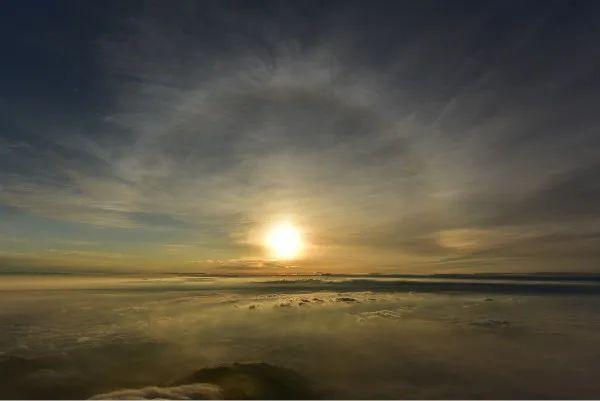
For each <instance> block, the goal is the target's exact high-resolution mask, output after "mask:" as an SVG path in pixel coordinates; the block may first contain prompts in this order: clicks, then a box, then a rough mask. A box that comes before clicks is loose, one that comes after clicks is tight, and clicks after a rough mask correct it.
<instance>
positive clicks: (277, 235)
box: [265, 223, 302, 259]
mask: <svg viewBox="0 0 600 401" xmlns="http://www.w3.org/2000/svg"><path fill="white" fill-rule="evenodd" d="M265 245H266V246H267V247H268V248H269V249H270V251H271V254H272V256H273V257H274V258H276V259H294V258H296V257H298V255H299V254H300V251H301V250H302V236H301V235H300V231H299V230H298V229H297V228H296V227H294V226H293V225H292V224H290V223H280V224H278V225H276V226H275V227H273V228H271V230H269V232H268V233H267V236H266V238H265Z"/></svg>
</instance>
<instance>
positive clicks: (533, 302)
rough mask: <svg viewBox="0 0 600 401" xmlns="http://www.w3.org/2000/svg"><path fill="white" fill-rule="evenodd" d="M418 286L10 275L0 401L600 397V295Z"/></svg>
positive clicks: (545, 287)
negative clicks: (9, 400)
mask: <svg viewBox="0 0 600 401" xmlns="http://www.w3.org/2000/svg"><path fill="white" fill-rule="evenodd" d="M407 283H408V284H407ZM427 283H428V282H427V280H422V281H406V280H402V279H396V280H383V279H382V280H376V279H365V280H356V279H333V278H326V277H325V278H324V277H312V278H307V277H304V278H282V277H275V278H268V277H247V278H244V277H236V278H215V277H202V276H172V277H158V276H147V277H143V276H121V277H115V278H111V277H103V276H89V277H84V276H79V277H69V276H37V277H29V276H5V277H2V279H1V281H0V398H5V399H6V398H17V399H18V398H88V397H94V396H96V397H99V398H103V397H109V398H140V397H145V398H161V397H162V398H223V397H224V398H257V397H258V398H428V399H434V398H598V397H600V381H599V380H597V377H598V376H599V375H600V335H599V334H598V333H600V297H599V296H598V291H596V288H597V287H595V286H596V283H591V284H590V283H587V284H586V283H582V284H577V283H566V284H565V283H560V284H559V285H557V286H555V287H553V285H554V284H552V283H536V284H532V283H527V282H525V283H523V284H519V285H514V286H513V284H506V285H505V284H503V283H498V284H497V285H496V286H495V285H492V284H490V285H489V286H488V287H486V286H483V285H482V284H481V282H477V283H472V284H471V283H465V282H462V281H461V282H458V283H457V282H452V280H447V281H446V282H444V281H442V282H440V281H436V282H435V283H433V284H431V282H429V284H431V285H429V284H427ZM440 283H441V284H440ZM471 285H472V287H470V286H471ZM569 285H573V286H575V287H573V288H575V289H574V290H573V291H570V290H569V287H568V286H569ZM578 285H580V286H581V287H576V286H578ZM584 287H585V288H587V289H584V290H580V289H579V288H584ZM589 288H592V289H591V290H589Z"/></svg>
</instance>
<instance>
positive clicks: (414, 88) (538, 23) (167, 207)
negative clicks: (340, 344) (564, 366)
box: [0, 1, 600, 269]
mask: <svg viewBox="0 0 600 401" xmlns="http://www.w3.org/2000/svg"><path fill="white" fill-rule="evenodd" d="M13 9H14V10H10V12H9V13H7V16H12V19H13V22H12V23H9V24H8V25H6V24H4V25H3V26H4V28H3V29H5V30H6V31H7V32H6V34H5V37H14V38H16V41H15V42H14V43H11V45H10V47H7V49H8V51H9V52H10V53H11V55H12V57H8V58H7V59H8V60H9V62H8V63H7V66H6V72H5V73H4V74H3V75H2V76H1V77H0V79H1V80H2V82H3V83H6V84H7V85H6V88H7V89H6V91H5V92H4V93H3V94H1V95H0V104H1V105H2V112H1V113H2V116H3V118H2V122H1V123H0V124H1V125H0V155H2V159H1V160H0V167H1V168H2V170H1V172H0V202H2V204H5V205H9V206H12V207H19V208H21V209H23V210H24V211H26V212H28V213H32V214H34V215H37V216H44V217H52V218H56V219H60V220H66V221H72V222H77V223H85V224H92V225H99V226H103V227H119V228H127V229H132V230H141V231H143V230H150V229H156V228H157V227H159V228H168V229H169V230H171V231H181V232H182V233H189V237H190V238H189V241H190V242H193V243H198V240H199V239H200V242H202V241H204V239H206V238H210V237H211V232H212V233H213V236H214V237H215V238H218V241H217V242H219V244H218V247H221V248H222V247H224V244H226V243H230V244H231V245H230V246H229V248H228V249H229V251H228V252H229V254H228V255H224V254H220V255H218V256H217V258H224V259H228V258H233V259H236V258H240V257H246V256H254V255H242V254H240V253H239V252H240V250H241V249H246V250H248V249H254V248H256V244H255V243H251V242H252V241H251V240H249V239H248V236H249V234H248V233H249V232H252V230H254V229H256V228H257V227H259V226H260V225H261V224H264V223H265V221H268V220H270V219H273V218H276V217H277V216H279V215H292V216H296V218H297V219H298V220H301V221H300V223H302V224H304V225H305V226H306V227H309V228H310V229H311V231H312V233H311V235H312V238H313V239H314V242H315V243H316V245H317V246H320V247H322V248H323V249H325V251H324V252H325V254H326V255H325V256H326V257H327V259H328V260H333V259H336V258H339V257H349V256H348V255H350V254H351V252H350V253H349V250H351V249H352V248H354V249H360V250H361V252H362V253H363V255H364V259H365V261H363V262H365V263H366V261H368V260H372V261H375V262H377V263H380V262H381V263H382V264H383V265H385V266H396V267H395V268H394V269H398V268H399V267H398V266H400V265H402V266H406V265H411V266H423V265H428V266H436V267H435V268H436V269H437V268H439V266H441V265H443V264H444V261H449V260H460V258H464V257H465V256H466V255H475V254H477V255H484V254H485V255H486V256H485V257H483V256H481V258H480V259H479V260H478V263H480V264H481V265H485V264H488V263H490V262H491V261H494V260H496V261H498V263H502V260H504V259H505V258H510V257H511V256H518V255H519V254H521V252H520V251H519V252H517V251H516V249H517V248H518V244H519V243H523V242H522V241H523V239H524V238H525V239H526V240H527V241H528V242H527V243H531V242H532V241H533V242H535V243H536V244H540V247H537V246H534V247H533V248H532V249H538V248H539V249H540V250H539V252H540V253H543V252H544V251H543V249H545V248H544V247H543V246H541V244H542V241H544V240H545V237H544V235H551V236H553V235H554V236H561V235H562V236H565V238H569V240H568V242H569V243H570V247H572V248H573V249H579V250H580V253H579V254H578V260H579V262H578V264H577V265H578V267H570V266H569V267H568V268H573V269H576V268H584V269H590V268H592V267H593V264H594V260H596V259H595V258H596V256H595V253H594V252H593V251H592V250H591V249H588V246H587V245H586V244H588V242H586V241H588V240H584V239H582V237H581V236H579V234H581V235H585V234H586V233H589V232H590V231H593V230H592V226H593V225H594V224H595V223H596V222H597V221H598V218H599V211H598V209H597V207H595V206H594V205H596V204H600V193H599V192H598V188H597V186H595V184H594V182H595V181H596V180H595V178H596V176H597V175H598V166H597V161H596V160H597V159H598V157H600V154H599V153H600V151H599V150H598V149H600V140H599V139H598V138H599V136H598V135H597V131H598V128H599V127H598V122H597V118H596V115H595V114H596V112H595V108H594V106H595V105H596V104H597V103H598V100H600V99H598V96H599V95H598V93H599V89H600V82H599V81H598V79H597V76H596V75H597V74H596V73H595V71H597V69H598V68H599V67H600V65H599V64H600V54H598V53H599V50H598V48H597V46H596V45H595V44H596V42H597V39H598V38H599V37H600V31H599V30H600V28H599V26H598V24H597V23H596V22H595V21H596V19H597V15H598V12H599V11H600V10H598V6H597V5H595V4H592V3H589V2H576V1H573V2H558V1H556V2H547V3H544V4H540V3H537V2H502V3H498V2H452V3H447V2H419V3H414V4H411V3H403V2H395V3H390V2H374V3H369V4H368V5H367V4H365V3H363V2H326V3H319V2H300V3H296V2H294V3H292V2H272V3H269V4H264V3H261V2H235V1H232V2H184V3H181V4H178V5H172V4H166V3H161V2H131V3H127V4H108V5H105V4H102V5H100V4H96V3H91V4H90V5H89V6H85V7H84V6H82V5H79V4H78V3H71V2H65V3H56V5H55V6H51V7H50V6H43V7H42V6H39V7H35V6H33V5H26V6H23V7H16V6H13ZM42 11H43V12H42ZM26 16H31V18H32V19H31V23H32V24H33V26H32V27H31V29H28V30H27V32H25V31H24V28H22V27H19V26H17V25H16V24H15V21H20V20H23V19H24V18H25V17H26ZM92 16H93V17H94V18H92ZM5 18H6V17H5ZM92 20H93V23H89V24H88V23H87V22H88V21H92ZM45 32H50V33H51V35H45ZM36 66H37V67H36ZM41 71H44V73H43V74H42V75H40V74H41ZM40 224H43V223H41V222H40ZM194 230H198V232H197V233H194V232H193V231H194ZM141 231H140V232H141ZM544 232H545V234H543V233H544ZM185 235H188V234H181V236H182V237H185ZM199 237H200V238H199ZM534 238H537V240H536V239H534ZM536 241H537V242H536ZM182 242H185V240H183V241H182ZM205 242H206V241H205ZM578 244H581V245H578ZM210 246H211V247H214V248H213V249H216V247H217V244H212V245H210ZM328 247H329V248H328ZM225 248H227V246H225ZM207 249H208V248H207ZM327 249H330V250H329V251H327ZM492 249H494V250H498V249H503V250H504V251H503V252H502V255H503V256H502V257H501V258H500V256H499V254H498V253H497V252H494V251H492ZM511 250H514V251H511ZM531 253H532V255H531V257H530V258H533V259H535V258H536V257H537V258H538V259H540V260H541V259H543V258H542V257H541V255H537V254H536V253H535V252H531ZM569 254H570V253H569ZM494 255H498V258H500V259H498V258H496V256H494ZM566 255H567V254H565V256H566ZM211 257H212V256H211ZM186 258H187V256H186ZM188 260H189V258H188ZM527 263H529V262H527ZM563 267H564V268H567V266H566V265H564V266H563ZM403 268H405V267H403ZM515 268H517V267H515ZM518 268H523V269H527V268H528V266H527V265H523V266H518Z"/></svg>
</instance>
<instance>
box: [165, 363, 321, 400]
mask: <svg viewBox="0 0 600 401" xmlns="http://www.w3.org/2000/svg"><path fill="white" fill-rule="evenodd" d="M193 383H210V384H215V385H217V386H219V387H221V388H222V389H223V394H224V397H225V398H226V399H238V400H248V399H266V400H276V399H291V400H298V399H316V398H318V397H317V394H316V393H315V391H314V390H313V389H312V388H311V386H310V383H309V382H308V381H307V380H306V379H305V378H304V377H303V376H301V375H299V374H298V373H296V372H294V371H293V370H291V369H287V368H282V367H279V366H274V365H270V364H267V363H234V364H233V365H231V366H219V367H215V368H205V369H200V370H198V371H197V372H195V373H193V374H192V375H190V376H188V377H187V378H185V379H183V380H180V381H177V382H176V383H174V385H182V384H193Z"/></svg>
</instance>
